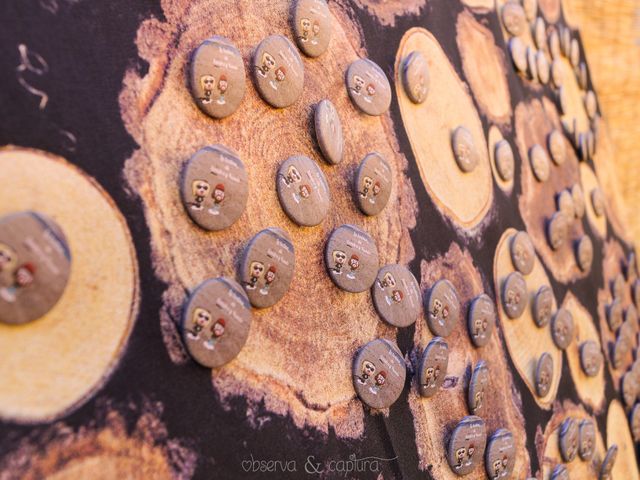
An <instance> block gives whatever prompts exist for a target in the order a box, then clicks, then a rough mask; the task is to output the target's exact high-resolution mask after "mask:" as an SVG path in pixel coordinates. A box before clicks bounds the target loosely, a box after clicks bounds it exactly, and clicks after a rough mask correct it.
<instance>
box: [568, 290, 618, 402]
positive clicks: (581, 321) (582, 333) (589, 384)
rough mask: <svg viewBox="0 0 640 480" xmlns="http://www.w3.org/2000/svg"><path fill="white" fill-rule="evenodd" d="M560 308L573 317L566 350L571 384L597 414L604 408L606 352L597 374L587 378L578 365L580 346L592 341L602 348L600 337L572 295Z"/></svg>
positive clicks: (591, 319)
mask: <svg viewBox="0 0 640 480" xmlns="http://www.w3.org/2000/svg"><path fill="white" fill-rule="evenodd" d="M562 306H563V307H564V308H566V309H567V310H569V312H571V315H573V324H574V338H573V341H572V342H571V344H570V345H569V346H568V347H567V350H566V353H567V361H568V362H569V371H570V372H571V376H572V377H573V383H574V385H575V386H576V391H577V392H578V395H579V396H580V398H581V399H582V401H583V402H584V403H586V404H587V405H589V406H590V407H591V408H593V409H594V410H595V411H596V412H598V411H600V409H601V408H602V407H603V406H604V401H605V390H604V388H605V381H604V371H605V369H606V366H605V363H606V362H607V360H606V357H607V352H606V351H603V352H602V354H603V355H604V357H605V359H604V362H603V364H602V366H601V367H600V371H599V372H598V374H597V375H596V376H595V377H589V376H587V374H586V373H584V370H582V364H581V363H580V345H581V344H582V343H583V342H585V341H587V340H593V341H594V342H596V343H597V344H598V345H600V348H602V346H601V344H600V335H598V330H597V329H596V327H595V325H594V320H593V317H591V314H590V313H589V312H588V311H587V310H586V309H585V308H584V307H583V306H582V305H581V304H580V302H579V301H578V299H577V298H576V297H575V296H573V294H571V293H568V294H567V296H566V297H565V299H564V302H562Z"/></svg>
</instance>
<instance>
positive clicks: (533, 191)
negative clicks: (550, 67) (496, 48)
mask: <svg viewBox="0 0 640 480" xmlns="http://www.w3.org/2000/svg"><path fill="white" fill-rule="evenodd" d="M515 117H516V118H515V126H516V143H517V147H518V153H519V154H520V159H521V163H520V165H521V167H522V168H521V170H520V184H521V191H522V194H521V195H520V196H519V198H518V204H519V206H520V213H521V214H522V218H523V220H524V223H525V225H526V226H527V233H529V235H530V236H531V240H532V241H533V244H534V245H535V247H536V250H537V253H538V255H539V256H540V258H541V259H542V260H543V261H544V263H545V265H547V267H548V268H549V270H550V271H551V274H552V275H553V276H554V277H555V278H556V280H558V281H561V282H569V281H571V280H574V279H577V278H582V277H585V276H586V275H587V274H588V272H583V271H582V270H580V268H579V267H578V265H577V262H576V258H575V254H574V251H573V248H574V246H573V241H574V240H577V239H579V238H580V237H581V236H582V235H583V233H584V228H583V225H582V221H581V220H577V221H574V222H573V223H572V226H571V227H570V228H569V236H568V238H567V240H566V241H565V242H564V244H563V245H562V246H561V247H560V248H559V249H558V250H553V249H552V248H551V247H550V246H549V242H548V237H547V222H548V220H549V219H550V218H551V216H552V215H553V213H554V212H555V211H556V210H557V203H556V196H557V195H558V194H559V193H560V192H562V191H563V190H565V189H567V188H571V187H572V186H573V185H574V184H575V183H577V182H578V179H579V176H578V160H577V159H576V157H575V155H574V153H573V151H572V150H571V148H569V146H568V145H567V149H566V151H567V157H566V160H565V162H564V163H563V164H562V165H556V164H555V163H553V161H552V160H551V156H550V155H551V154H550V152H549V150H548V142H547V138H548V135H549V134H550V133H551V131H552V130H553V129H554V128H555V129H558V128H560V124H559V119H558V115H557V111H556V108H555V106H554V105H553V104H552V103H551V102H549V101H548V100H544V101H543V102H540V101H539V100H537V99H536V100H532V101H531V102H528V103H520V104H519V105H518V106H517V107H516V115H515ZM536 144H537V145H540V146H541V147H542V148H544V149H545V151H546V152H547V155H548V156H549V162H550V167H549V168H550V170H551V175H550V176H549V179H548V180H547V181H546V182H539V181H538V180H537V179H536V178H535V175H534V173H533V170H532V167H531V161H530V159H529V151H530V149H531V148H532V147H533V146H534V145H536Z"/></svg>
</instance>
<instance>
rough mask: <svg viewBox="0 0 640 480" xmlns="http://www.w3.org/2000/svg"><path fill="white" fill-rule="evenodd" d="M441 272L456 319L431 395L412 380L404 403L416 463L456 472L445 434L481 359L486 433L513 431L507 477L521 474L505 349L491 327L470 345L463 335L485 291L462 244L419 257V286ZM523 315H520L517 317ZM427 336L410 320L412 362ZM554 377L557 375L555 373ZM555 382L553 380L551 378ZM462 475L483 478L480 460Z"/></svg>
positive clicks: (525, 459)
mask: <svg viewBox="0 0 640 480" xmlns="http://www.w3.org/2000/svg"><path fill="white" fill-rule="evenodd" d="M442 278H445V279H447V280H449V281H450V282H451V283H452V284H453V286H454V287H455V288H456V290H457V292H458V295H459V297H460V305H461V319H460V322H459V323H458V324H457V325H456V326H455V327H454V329H453V331H452V333H451V335H449V336H448V337H447V338H446V339H445V340H446V341H447V343H448V344H449V365H448V367H447V376H446V378H445V380H444V384H443V388H442V390H441V391H439V392H438V393H436V394H435V395H434V396H433V397H430V398H423V397H421V396H420V395H419V393H418V389H417V385H416V382H415V381H414V382H413V384H412V387H411V391H410V393H409V406H410V408H411V411H412V412H413V423H414V427H415V430H416V445H417V447H418V455H419V458H420V465H419V468H420V469H422V470H429V472H430V473H431V475H432V476H433V478H437V479H450V480H453V479H455V478H459V477H458V476H457V475H456V474H455V473H454V472H453V471H452V470H451V468H450V467H449V464H448V462H447V458H446V448H447V443H446V441H447V438H448V435H450V433H451V431H452V430H453V428H454V427H455V426H456V424H457V423H458V422H459V421H460V420H462V418H463V417H464V416H465V415H469V410H468V405H467V391H468V387H469V380H470V377H471V372H472V371H473V368H474V366H475V365H476V363H477V362H478V361H479V360H484V361H485V362H486V364H487V367H488V368H489V372H490V380H489V386H488V388H487V390H486V391H485V397H484V398H485V401H486V402H489V403H488V404H487V412H490V413H488V414H487V415H486V416H485V417H484V420H485V422H486V427H487V434H488V435H490V434H491V433H493V432H494V431H495V430H497V429H498V428H506V429H508V430H509V431H511V433H512V434H513V437H514V442H515V446H516V465H515V467H514V477H513V478H519V479H521V478H525V477H526V476H527V472H528V471H529V453H528V451H527V450H526V433H525V430H524V422H525V419H524V417H523V412H522V405H521V399H520V396H519V395H518V394H516V393H515V390H514V388H515V387H514V384H513V378H512V376H511V373H510V370H509V368H508V367H507V358H506V357H505V355H506V352H505V350H504V347H503V339H502V336H501V334H500V332H499V331H498V330H497V328H496V329H494V331H493V333H492V335H491V339H490V340H489V343H488V344H487V345H486V346H484V347H482V348H475V347H474V346H473V345H472V342H471V340H470V338H469V333H468V328H467V314H468V308H469V304H470V302H471V301H472V300H473V299H474V298H475V297H476V296H477V295H480V294H481V293H486V292H487V291H489V286H488V285H486V283H485V281H484V280H483V278H482V276H481V275H480V272H479V271H478V270H477V269H476V267H475V266H474V262H473V258H472V257H471V255H470V253H469V252H468V251H466V250H462V249H461V248H460V247H459V246H458V245H457V244H455V243H452V244H451V246H450V248H449V250H448V251H447V252H446V253H445V254H444V255H442V256H438V257H436V258H435V259H433V260H432V261H429V262H427V261H424V260H423V261H422V262H421V281H420V286H421V288H423V289H425V290H426V289H428V288H430V287H431V286H433V284H434V283H435V282H437V281H438V280H440V279H442ZM521 320H522V321H524V319H521ZM432 338H433V334H432V333H431V331H430V330H429V328H428V327H427V324H426V322H425V321H419V322H417V323H416V330H415V336H414V344H415V348H414V353H413V354H412V357H413V360H414V364H415V362H417V360H418V358H420V355H421V354H422V351H423V350H424V348H425V347H426V346H427V344H428V343H429V341H430V340H431V339H432ZM557 378H559V375H558V376H557ZM556 387H557V382H556ZM465 478H470V479H482V478H486V472H485V470H484V465H482V466H480V467H478V468H477V469H475V470H474V471H473V472H472V473H471V474H469V475H468V476H466V477H465Z"/></svg>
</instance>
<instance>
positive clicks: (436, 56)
mask: <svg viewBox="0 0 640 480" xmlns="http://www.w3.org/2000/svg"><path fill="white" fill-rule="evenodd" d="M416 50H417V51H419V52H421V53H422V54H423V55H424V57H425V59H426V60H427V63H428V65H429V72H430V75H431V87H430V89H429V94H428V96H427V99H426V101H425V102H424V103H421V104H415V103H412V102H411V100H409V98H408V97H407V95H406V94H405V92H404V89H403V87H402V82H401V81H400V80H399V78H400V75H401V70H402V68H401V67H402V62H403V60H404V59H405V58H406V56H407V55H409V54H410V53H411V52H413V51H416ZM395 72H396V74H395V78H396V82H395V84H396V94H397V96H398V103H399V104H400V113H401V115H402V121H403V124H404V128H405V131H406V132H407V136H408V137H409V142H410V143H411V149H412V150H413V155H414V157H415V159H416V163H417V164H418V169H419V171H420V177H421V179H422V183H423V184H424V187H425V189H426V190H427V192H428V193H429V195H430V196H431V198H432V199H433V202H434V203H435V204H436V206H437V207H438V209H439V210H440V212H441V213H443V214H444V215H445V216H446V217H447V218H450V219H451V220H453V221H454V222H455V223H456V224H458V225H460V226H462V227H464V228H471V227H474V226H476V225H478V223H479V222H480V221H481V220H482V219H483V218H484V216H485V215H486V213H487V211H488V210H489V207H490V206H491V202H492V196H493V188H492V183H491V167H490V166H489V154H488V152H487V146H486V145H487V144H486V140H485V136H484V131H483V128H482V123H481V122H480V118H479V116H478V113H477V111H476V109H475V107H474V106H473V100H472V98H471V96H470V95H469V94H468V93H467V89H466V86H465V85H464V83H462V82H461V81H460V79H459V78H458V75H457V74H456V72H455V69H454V68H453V66H452V65H451V63H450V62H449V59H448V58H447V55H446V54H445V53H444V51H443V50H442V48H441V47H440V44H439V43H438V41H437V40H436V38H435V37H434V36H433V35H432V34H431V33H430V32H429V31H427V30H425V29H424V28H418V27H416V28H412V29H410V30H408V31H407V32H406V33H405V34H404V36H403V37H402V40H401V41H400V46H399V47H398V53H397V55H396V64H395ZM461 125H462V126H465V127H466V128H467V129H468V130H469V132H471V135H472V136H473V142H474V145H475V147H476V149H477V151H478V157H479V161H478V165H477V166H476V168H475V170H473V171H472V172H469V173H463V172H462V171H461V170H460V169H459V168H458V166H457V164H456V160H455V158H454V156H453V151H452V148H451V135H452V133H453V131H454V130H455V129H456V128H457V127H458V126H461Z"/></svg>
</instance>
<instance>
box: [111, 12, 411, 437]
mask: <svg viewBox="0 0 640 480" xmlns="http://www.w3.org/2000/svg"><path fill="white" fill-rule="evenodd" d="M290 6H291V5H290V2H289V1H286V0H277V1H273V0H260V1H255V0H241V1H236V0H225V1H220V2H213V3H212V2H209V1H202V0H201V1H195V2H193V1H191V0H178V1H174V2H167V3H164V4H163V7H164V17H165V18H166V21H165V22H160V21H158V20H155V19H152V20H147V21H145V22H144V23H143V24H142V26H141V27H140V29H139V32H138V40H137V45H138V49H139V52H140V55H141V56H142V57H143V58H145V59H146V60H147V61H148V62H149V71H148V73H147V74H146V75H144V76H142V77H141V76H139V74H138V73H137V72H136V71H135V70H133V69H132V70H130V71H129V72H128V73H127V75H126V78H125V81H124V89H123V92H122V94H121V99H120V100H121V109H122V116H123V118H124V120H125V125H126V127H127V128H128V129H129V131H130V132H131V134H132V135H133V137H134V139H135V140H136V141H137V142H138V144H139V145H140V149H139V150H138V151H137V152H135V153H134V155H133V156H132V158H130V159H129V160H128V161H127V164H126V168H125V178H126V179H127V181H128V182H129V185H130V186H131V189H132V191H133V192H134V193H136V194H137V195H139V196H140V198H141V199H142V202H143V204H144V206H145V215H146V220H147V223H148V225H149V229H150V232H151V246H152V257H153V260H154V267H155V270H156V274H157V275H158V277H159V278H160V279H161V280H162V281H164V282H165V283H166V284H167V285H168V289H167V291H166V293H165V295H164V298H163V303H164V307H163V309H162V311H161V322H162V328H163V332H164V335H165V341H166V344H167V349H168V351H169V352H170V355H171V357H172V359H173V360H174V361H176V362H177V363H186V364H187V365H189V366H190V368H199V367H196V366H195V365H194V364H193V363H191V362H190V361H189V359H188V357H187V356H186V355H185V353H184V348H183V346H182V341H181V339H180V335H179V332H178V331H177V328H176V321H177V320H178V319H179V318H180V314H181V308H182V304H183V302H184V300H185V297H186V294H187V292H188V291H190V290H192V289H193V288H194V287H195V286H196V285H198V284H199V283H200V282H201V281H203V280H204V279H206V278H210V277H217V276H221V275H224V276H229V277H235V276H236V265H237V260H238V258H239V256H240V254H241V252H242V250H243V248H244V247H245V245H246V243H247V242H248V241H249V239H250V238H251V237H253V235H255V234H256V233H257V232H258V231H260V230H262V229H264V228H267V227H278V228H282V229H284V230H286V231H287V232H288V233H289V235H290V237H291V239H292V242H293V244H294V246H295V252H296V271H295V273H294V278H293V280H292V283H291V288H290V289H289V291H288V292H287V294H285V296H284V298H283V299H282V300H281V301H280V302H279V303H277V304H276V305H274V306H273V307H271V308H268V309H263V310H259V311H254V320H255V321H254V322H253V323H252V326H251V332H250V333H249V338H248V340H247V343H246V345H245V346H244V348H243V350H242V351H241V353H240V355H239V356H238V357H237V358H236V359H235V360H233V361H232V362H231V363H229V364H228V365H226V366H224V367H222V368H221V369H217V370H215V371H213V372H212V382H213V387H214V388H213V389H215V393H214V391H213V389H212V392H211V394H212V395H214V394H218V395H219V396H220V398H221V400H222V401H223V402H226V401H228V400H229V399H232V398H234V397H237V396H242V397H244V398H246V399H247V400H248V402H249V403H250V404H251V405H254V404H255V405H259V404H260V405H261V404H262V403H263V402H264V404H265V408H266V409H267V410H269V411H273V412H276V413H279V414H282V415H291V417H292V419H293V421H294V422H295V424H296V425H297V426H299V427H300V428H302V427H304V426H314V427H317V428H318V429H320V430H322V431H325V432H326V431H329V428H330V427H331V428H335V429H336V431H337V432H338V433H339V435H341V436H347V437H357V436H359V435H360V434H361V433H362V429H363V419H364V410H363V407H362V404H361V403H360V402H359V401H357V400H355V392H354V389H353V385H352V380H351V363H352V358H353V355H354V354H355V352H356V350H357V349H358V348H359V347H360V346H362V345H364V344H365V343H367V342H368V341H370V340H372V339H374V338H377V337H381V336H383V337H387V338H391V339H393V338H394V337H395V335H396V329H394V328H392V327H389V326H387V325H386V324H385V323H384V322H382V321H381V320H380V318H379V317H378V315H377V313H376V311H375V309H374V307H373V304H372V302H371V299H370V295H369V293H368V292H365V293H363V294H358V295H355V294H349V293H346V292H344V291H341V290H339V289H338V288H337V287H335V285H334V284H333V282H332V281H331V280H330V279H329V276H328V275H327V273H326V268H325V264H324V260H323V253H324V246H325V242H326V240H327V237H328V235H329V234H330V233H331V231H332V230H333V229H334V228H335V227H338V226H340V225H342V224H344V223H350V224H355V225H357V226H359V227H360V228H362V229H363V230H365V231H366V232H367V233H369V234H370V235H371V236H372V237H373V238H374V240H375V242H376V244H377V248H378V251H379V253H380V265H381V266H382V265H384V264H387V263H401V264H406V263H407V262H408V261H409V260H410V259H411V258H413V255H414V251H413V246H412V244H411V240H410V238H409V229H410V228H413V226H414V225H415V210H416V203H415V198H414V193H413V190H412V187H411V182H410V181H409V180H408V179H407V177H406V176H405V174H404V171H405V169H406V168H407V163H406V159H405V158H404V157H403V156H402V155H401V154H400V153H398V152H399V147H398V144H397V141H396V138H395V136H394V133H393V131H394V130H393V125H392V123H391V120H390V118H389V116H388V115H382V116H379V117H370V116H367V115H364V114H362V113H360V112H359V111H358V110H356V108H355V107H354V106H353V104H352V103H351V100H350V99H349V97H348V95H347V90H346V87H345V77H344V72H345V71H346V70H347V68H348V66H349V65H350V64H351V63H352V62H353V61H354V60H356V59H357V58H359V57H366V56H367V53H366V51H365V50H364V49H362V47H361V46H362V44H363V41H362V38H361V37H360V34H359V31H358V25H357V24H356V23H355V22H354V21H353V19H352V18H351V17H350V16H349V15H348V13H349V11H345V10H343V9H342V6H341V5H340V4H336V3H333V2H332V3H331V5H330V10H331V13H332V16H333V18H332V22H333V35H332V38H331V43H330V45H329V49H328V50H327V51H326V52H325V53H324V54H323V55H322V56H321V57H319V58H318V59H309V58H306V57H304V58H303V63H304V68H305V86H304V92H303V94H302V96H301V97H300V99H298V101H297V102H296V103H294V104H293V105H292V106H291V107H289V108H286V109H280V110H276V109H273V108H271V107H269V106H268V105H267V104H266V103H265V102H263V101H262V99H261V98H260V97H259V95H258V94H257V92H256V90H255V89H254V88H247V91H246V94H245V98H244V100H243V102H242V104H241V105H240V108H239V109H238V111H237V112H235V113H234V114H233V115H231V116H230V117H228V118H226V119H224V120H222V121H216V120H213V119H211V118H209V117H207V116H206V115H204V114H202V113H201V112H200V110H199V109H198V108H197V107H196V105H195V104H194V102H193V100H192V97H191V94H190V93H189V89H188V86H187V70H188V63H189V57H190V54H191V52H192V50H193V49H194V48H196V47H197V46H198V45H199V44H200V42H202V40H204V39H206V38H209V37H211V36H213V35H222V36H225V37H227V38H228V39H229V40H231V41H232V42H233V43H234V44H235V45H236V46H237V48H238V49H239V51H240V52H241V54H242V57H243V60H244V62H245V65H246V68H247V71H248V72H249V75H250V76H251V75H252V73H251V72H252V67H251V55H252V53H253V49H254V48H255V46H256V45H257V44H258V43H259V42H260V41H261V40H262V39H263V38H265V37H266V36H268V35H271V34H274V33H278V34H283V35H286V36H288V37H289V38H291V35H292V34H291V28H290V24H289V9H290ZM351 13H352V12H351ZM247 82H248V85H247V87H249V86H250V82H251V79H250V78H248V79H247ZM325 98H328V99H330V100H331V102H332V103H333V104H334V105H335V107H336V109H337V111H338V114H339V116H340V118H341V121H342V124H343V125H345V126H347V125H348V126H349V127H350V128H345V129H344V145H345V151H344V160H343V162H342V163H340V164H339V165H336V166H328V165H325V164H324V162H323V161H322V160H321V155H320V151H319V149H318V147H317V145H316V143H315V139H314V131H313V127H312V125H313V122H312V118H313V111H314V108H315V105H316V104H317V103H318V102H320V101H321V100H323V99H325ZM168 132H170V134H169V133H168ZM215 143H221V144H224V145H226V146H227V147H229V148H231V149H233V150H235V151H237V152H238V153H239V156H240V158H241V159H242V160H243V162H244V164H245V166H246V168H247V172H248V176H249V185H250V193H249V199H248V202H247V208H246V210H245V212H244V213H243V215H242V216H241V217H240V219H239V220H238V221H237V222H236V223H235V224H234V225H232V226H231V227H230V228H228V229H226V230H223V231H220V232H215V233H209V232H204V231H203V230H201V229H199V228H198V227H197V226H196V225H194V224H193V223H192V222H191V221H190V220H189V218H188V216H187V215H186V213H185V211H184V207H183V205H182V203H181V201H180V195H179V188H178V185H179V178H180V171H181V169H182V166H183V164H184V162H185V161H187V160H188V158H189V157H190V156H191V155H192V154H193V153H194V152H195V151H197V150H198V149H199V148H201V147H203V146H205V145H207V144H215ZM372 151H377V152H379V153H380V154H381V155H383V156H384V157H385V158H386V160H387V162H388V163H389V165H390V166H391V169H392V172H393V185H394V186H393V189H392V193H391V199H390V201H389V203H388V205H387V206H386V208H385V209H384V210H383V212H382V213H380V214H379V215H377V216H375V217H365V216H364V215H363V214H361V213H360V211H359V210H358V208H357V206H356V203H355V201H354V200H353V179H354V175H355V171H356V168H357V166H358V164H359V162H360V160H361V159H362V158H363V157H364V156H365V155H366V154H368V153H370V152H372ZM294 154H303V155H306V156H308V157H310V158H312V159H314V160H316V161H317V162H318V163H319V164H320V168H321V169H322V170H323V173H324V174H325V176H326V177H327V181H328V183H329V187H330V190H331V196H332V206H331V208H330V211H329V213H328V215H327V217H326V219H325V220H324V221H323V223H322V224H320V225H319V226H316V227H311V228H300V227H297V226H296V225H294V224H293V223H292V222H291V221H290V220H289V218H288V217H287V216H286V214H285V213H284V212H283V211H282V209H281V207H280V204H279V202H278V198H277V195H276V192H275V179H276V172H277V169H278V166H279V165H280V163H281V162H282V161H284V160H285V159H286V158H288V157H289V156H291V155H294ZM318 365H323V368H324V370H325V375H327V378H332V379H333V380H332V381H331V382H330V383H327V382H315V381H310V380H309V379H311V378H316V377H317V368H318ZM261 408H262V406H261ZM250 411H254V410H253V409H251V410H250ZM255 411H257V409H256V410H255Z"/></svg>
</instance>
